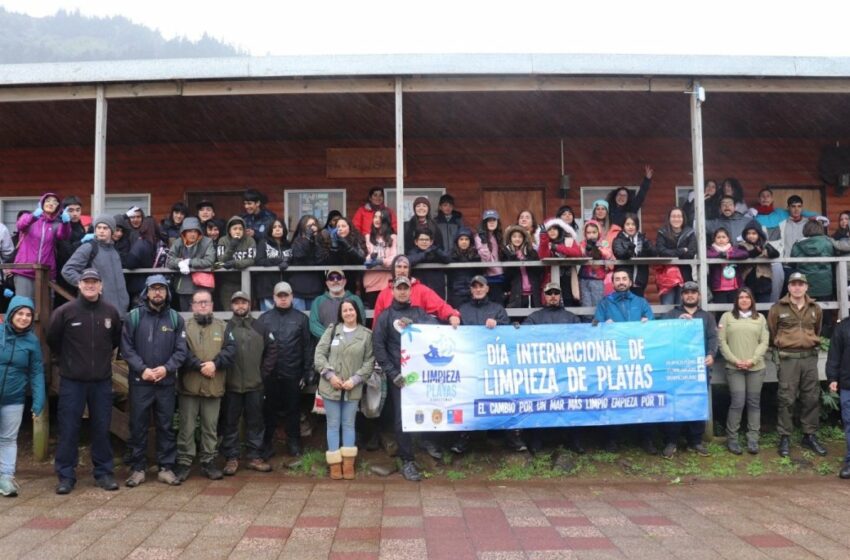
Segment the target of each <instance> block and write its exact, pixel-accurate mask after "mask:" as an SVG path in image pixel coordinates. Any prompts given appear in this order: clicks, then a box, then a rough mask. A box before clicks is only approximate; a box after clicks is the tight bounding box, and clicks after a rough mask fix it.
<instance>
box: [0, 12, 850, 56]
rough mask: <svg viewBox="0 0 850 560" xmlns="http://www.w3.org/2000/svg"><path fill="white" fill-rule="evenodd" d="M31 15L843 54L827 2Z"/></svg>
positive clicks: (243, 38)
mask: <svg viewBox="0 0 850 560" xmlns="http://www.w3.org/2000/svg"><path fill="white" fill-rule="evenodd" d="M0 5H2V6H4V7H5V8H6V9H8V10H11V11H16V12H22V13H27V14H30V15H34V16H45V15H51V14H53V13H55V12H56V10H58V9H66V10H75V9H79V10H80V11H81V12H82V13H83V14H86V15H99V16H105V15H123V16H125V17H127V18H129V19H131V20H133V21H135V22H137V23H141V24H144V25H147V26H149V27H152V28H156V29H159V30H160V31H161V32H162V33H163V35H164V36H165V37H166V38H171V37H174V36H180V35H183V36H187V37H189V38H190V39H197V38H198V37H200V35H201V34H203V33H204V32H207V33H209V34H210V35H212V36H214V37H216V38H218V39H221V40H224V41H225V42H228V43H231V44H234V45H236V46H239V47H242V48H243V49H245V50H247V51H249V52H250V53H251V54H252V55H255V56H262V55H267V54H271V55H288V54H374V53H482V52H492V53H506V52H514V53H532V52H535V53H536V52H548V53H553V52H556V53H636V54H641V53H651V54H747V55H798V56H850V40H849V39H848V34H847V31H846V30H844V29H843V28H842V27H841V26H842V25H844V24H846V22H847V21H848V16H850V2H846V1H841V0H833V1H823V0H805V1H804V2H800V1H799V0H797V1H794V2H792V1H787V0H780V1H774V2H754V1H747V0H734V1H732V0H712V1H710V2H700V1H693V0H691V1H688V0H678V1H660V0H643V1H623V0H616V1H612V0H595V1H593V0H590V1H588V0H584V1H582V0H575V1H573V0H565V1H560V2H559V1H557V0H550V1H548V2H544V1H540V0H522V1H519V2H517V1H513V2H502V1H501V0H490V1H479V0H428V1H427V2H424V1H423V2H410V1H405V0H359V1H352V0H309V1H305V0H299V1H292V0H283V1H279V2H271V1H269V0H265V1H258V0H240V1H238V2H231V3H228V4H223V3H221V4H220V3H217V2H209V1H206V2H198V1H195V0H167V1H165V0H146V1H144V0H142V1H140V0H108V1H106V0H87V1H85V2H83V1H79V0H0Z"/></svg>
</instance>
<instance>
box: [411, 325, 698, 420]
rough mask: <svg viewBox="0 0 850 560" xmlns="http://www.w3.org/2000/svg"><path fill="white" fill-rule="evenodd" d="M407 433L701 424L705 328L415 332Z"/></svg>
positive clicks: (420, 328) (422, 328)
mask: <svg viewBox="0 0 850 560" xmlns="http://www.w3.org/2000/svg"><path fill="white" fill-rule="evenodd" d="M402 373H403V374H404V375H405V376H406V381H407V385H406V386H405V387H404V389H402V391H401V396H402V399H401V403H402V426H403V428H404V430H405V431H413V432H421V431H461V430H500V429H510V428H549V427H556V426H599V425H609V424H642V423H653V422H672V421H677V422H681V421H691V420H706V419H707V418H708V382H707V374H706V367H705V350H704V343H703V329H702V321H698V320H694V321H686V320H682V319H678V320H664V321H650V322H647V323H605V324H600V325H598V326H595V327H594V326H592V325H590V324H586V323H582V324H577V325H529V326H521V327H520V328H518V329H517V328H514V327H512V326H509V327H496V328H495V329H488V328H486V327H475V326H463V327H459V328H458V329H457V330H455V329H452V328H451V327H449V326H442V325H440V326H436V325H411V326H409V327H408V328H407V329H406V330H405V331H404V333H403V334H402Z"/></svg>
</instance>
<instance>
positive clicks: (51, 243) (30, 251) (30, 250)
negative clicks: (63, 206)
mask: <svg viewBox="0 0 850 560" xmlns="http://www.w3.org/2000/svg"><path fill="white" fill-rule="evenodd" d="M50 196H52V197H54V198H55V199H56V200H59V195H57V194H56V193H44V194H43V195H41V198H40V199H39V200H38V207H39V208H42V206H43V205H44V201H45V199H46V198H47V197H50ZM17 228H18V243H19V245H18V252H17V254H16V255H15V263H17V264H23V263H30V264H43V265H45V266H47V267H48V268H49V269H50V279H51V280H55V279H56V272H57V270H56V241H57V240H65V239H69V238H70V237H71V224H70V223H67V224H66V223H63V222H62V220H61V219H60V210H59V207H58V206H57V210H56V212H54V213H53V214H47V213H46V212H44V213H42V214H41V215H40V216H38V217H36V216H34V215H33V214H32V213H31V212H25V213H24V214H23V215H22V216H21V217H20V218H18V223H17ZM14 272H15V274H17V275H18V276H24V277H26V278H35V271H34V270H15V271H14Z"/></svg>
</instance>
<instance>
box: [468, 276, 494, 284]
mask: <svg viewBox="0 0 850 560" xmlns="http://www.w3.org/2000/svg"><path fill="white" fill-rule="evenodd" d="M473 284H484V285H485V286H487V285H489V284H490V283H489V282H487V279H486V278H484V277H483V276H481V275H480V274H476V275H475V276H473V277H472V278H471V279H470V280H469V285H470V286H471V285H473Z"/></svg>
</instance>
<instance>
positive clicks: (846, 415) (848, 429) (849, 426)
mask: <svg viewBox="0 0 850 560" xmlns="http://www.w3.org/2000/svg"><path fill="white" fill-rule="evenodd" d="M838 395H839V397H840V399H841V422H842V423H843V424H844V439H845V440H846V442H847V452H846V454H845V456H844V462H845V463H846V462H850V391H848V390H846V389H841V390H839V392H838Z"/></svg>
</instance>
